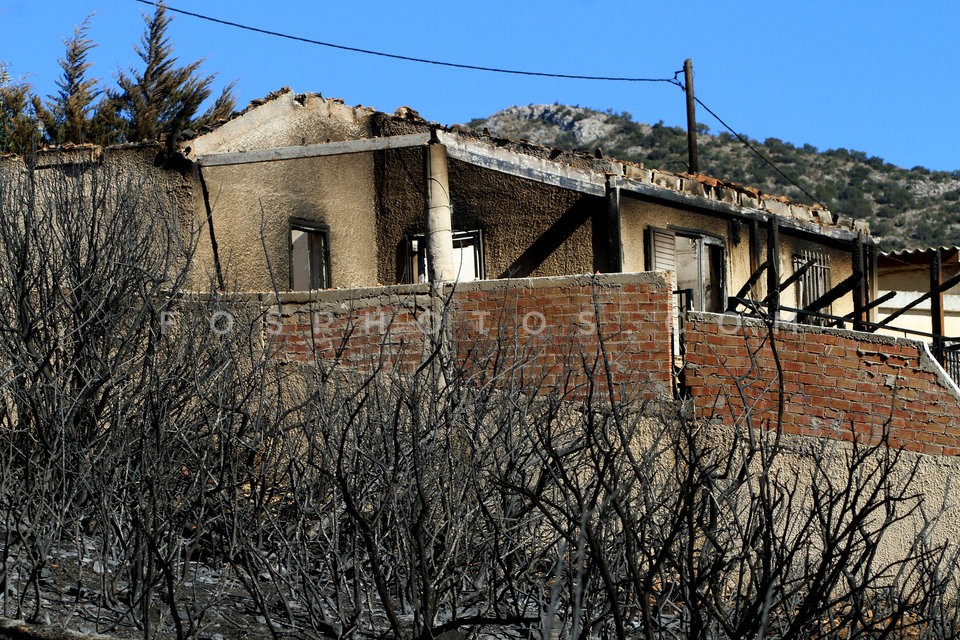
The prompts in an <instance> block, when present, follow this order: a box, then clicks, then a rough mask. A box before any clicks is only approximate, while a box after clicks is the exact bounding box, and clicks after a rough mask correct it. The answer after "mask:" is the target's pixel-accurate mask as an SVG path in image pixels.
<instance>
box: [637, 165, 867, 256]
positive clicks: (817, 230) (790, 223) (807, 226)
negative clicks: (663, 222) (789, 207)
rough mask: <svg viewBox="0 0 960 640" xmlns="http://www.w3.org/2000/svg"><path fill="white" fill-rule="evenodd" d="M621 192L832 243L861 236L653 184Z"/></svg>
mask: <svg viewBox="0 0 960 640" xmlns="http://www.w3.org/2000/svg"><path fill="white" fill-rule="evenodd" d="M621 190H622V191H625V192H628V193H634V194H637V195H640V196H644V197H647V198H652V199H656V200H668V201H670V202H674V203H677V204H682V205H685V206H687V207H690V208H692V209H701V210H707V211H710V212H712V213H719V214H722V215H725V216H734V217H738V218H745V219H748V220H750V219H752V220H757V221H759V222H762V223H766V222H767V220H769V219H770V218H776V219H777V222H778V224H779V226H780V228H781V229H786V230H790V231H796V232H800V233H805V234H810V235H813V236H825V237H827V238H830V239H832V240H839V241H842V242H853V241H854V240H856V239H857V236H860V235H862V234H860V233H858V232H856V231H853V230H848V229H835V228H830V227H824V226H822V225H818V224H813V223H804V222H801V221H798V220H794V219H792V218H785V217H783V216H778V215H776V214H773V213H771V212H769V211H762V210H760V209H753V208H750V207H743V206H740V205H736V204H733V203H729V202H723V201H720V200H714V199H712V198H707V197H703V196H696V195H693V194H690V193H685V192H682V191H674V190H673V189H667V188H664V187H660V186H657V185H655V184H647V183H645V182H639V181H637V180H631V179H629V178H624V179H623V181H622V183H621ZM864 241H865V243H866V244H873V243H875V241H873V238H871V237H869V236H866V237H864Z"/></svg>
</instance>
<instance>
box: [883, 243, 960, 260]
mask: <svg viewBox="0 0 960 640" xmlns="http://www.w3.org/2000/svg"><path fill="white" fill-rule="evenodd" d="M938 250H939V251H944V252H945V251H957V252H960V246H956V245H954V246H942V247H923V248H915V249H898V250H897V251H883V252H881V253H880V255H881V256H889V257H891V258H919V257H921V256H925V255H929V254H931V253H933V252H934V251H938Z"/></svg>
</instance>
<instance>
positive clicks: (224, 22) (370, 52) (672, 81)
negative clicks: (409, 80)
mask: <svg viewBox="0 0 960 640" xmlns="http://www.w3.org/2000/svg"><path fill="white" fill-rule="evenodd" d="M135 1H136V2H139V3H140V4H145V5H148V6H151V7H158V6H160V5H163V7H164V8H165V9H166V10H167V11H172V12H174V13H179V14H181V15H185V16H190V17H192V18H197V19H199V20H206V21H207V22H213V23H215V24H221V25H224V26H228V27H234V28H236V29H242V30H244V31H251V32H253V33H260V34H263V35H268V36H274V37H277V38H284V39H286V40H293V41H295V42H304V43H306V44H313V45H317V46H321V47H329V48H331V49H339V50H341V51H351V52H353V53H363V54H366V55H371V56H379V57H381V58H389V59H392V60H403V61H406V62H417V63H420V64H432V65H436V66H440V67H451V68H454V69H468V70H471V71H486V72H489V73H506V74H511V75H519V76H536V77H540V78H561V79H565V80H597V81H603V82H651V83H652V82H663V83H666V84H672V85H674V86H677V87H680V89H681V90H682V89H684V86H683V83H682V82H680V80H679V79H678V78H677V76H678V75H679V74H680V73H683V71H682V70H681V71H677V72H676V73H674V74H673V77H672V78H633V77H624V76H588V75H576V74H568V73H547V72H544V71H524V70H519V69H503V68H499V67H485V66H480V65H473V64H461V63H457V62H445V61H442V60H431V59H429V58H417V57H414V56H405V55H401V54H397V53H387V52H384V51H375V50H373V49H363V48H360V47H351V46H348V45H343V44H336V43H333V42H325V41H323V40H314V39H312V38H304V37H302V36H294V35H290V34H288V33H281V32H279V31H271V30H269V29H261V28H259V27H252V26H250V25H246V24H240V23H239V22H232V21H230V20H222V19H220V18H214V17H212V16H207V15H203V14H201V13H196V12H194V11H186V10H185V9H177V8H175V7H171V6H170V5H168V4H166V3H164V2H154V1H153V0H135ZM694 100H696V101H697V104H699V105H700V106H701V107H703V108H704V109H705V110H706V111H707V113H709V114H710V115H711V116H713V117H714V118H715V119H716V120H717V122H719V123H720V124H721V125H723V126H724V127H726V129H727V130H728V131H729V132H730V133H732V134H733V135H734V136H736V138H737V139H738V140H739V141H740V142H742V143H743V144H744V145H746V147H747V148H748V149H750V150H751V151H752V152H753V153H755V154H756V155H757V157H759V158H760V159H761V160H763V161H764V162H765V163H766V164H768V165H769V166H770V167H771V168H773V170H774V171H776V172H777V173H779V174H780V175H781V176H782V177H783V178H784V180H786V181H787V182H789V183H790V184H792V185H793V186H795V187H796V188H797V189H799V190H800V191H801V192H802V193H803V194H804V195H806V196H807V197H808V198H810V200H812V201H813V202H817V203H820V204H821V205H822V204H823V203H822V202H820V201H819V200H818V199H817V198H816V197H814V196H813V195H812V194H811V193H810V192H809V191H807V190H806V189H804V188H803V187H802V186H800V184H798V183H797V182H796V180H794V179H793V178H791V177H790V176H788V175H787V174H786V173H784V172H783V171H782V170H781V169H780V167H778V166H777V165H776V164H774V163H773V161H772V160H770V159H769V158H767V157H766V156H765V155H763V154H762V153H760V151H759V150H758V149H757V148H756V147H754V146H753V145H752V144H750V141H749V140H747V139H746V138H744V137H743V136H742V135H740V134H739V133H737V132H736V131H735V130H734V129H733V127H731V126H730V125H728V124H727V123H726V122H725V121H724V120H723V118H721V117H720V116H718V115H717V114H716V113H714V111H713V110H712V109H710V107H708V106H707V105H705V104H704V103H703V101H702V100H700V98H697V97H694Z"/></svg>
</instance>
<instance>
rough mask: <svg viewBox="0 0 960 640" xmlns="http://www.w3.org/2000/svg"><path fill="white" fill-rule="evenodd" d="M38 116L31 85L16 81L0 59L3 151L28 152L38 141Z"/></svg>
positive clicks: (1, 151)
mask: <svg viewBox="0 0 960 640" xmlns="http://www.w3.org/2000/svg"><path fill="white" fill-rule="evenodd" d="M37 135H38V127H37V119H36V116H35V114H34V112H33V109H32V106H31V96H30V85H29V84H28V83H26V82H14V81H13V80H12V78H11V77H10V74H9V73H8V72H7V63H6V62H3V61H0V153H18V154H20V155H28V154H29V153H30V152H31V151H32V150H33V149H34V148H35V147H36V145H37Z"/></svg>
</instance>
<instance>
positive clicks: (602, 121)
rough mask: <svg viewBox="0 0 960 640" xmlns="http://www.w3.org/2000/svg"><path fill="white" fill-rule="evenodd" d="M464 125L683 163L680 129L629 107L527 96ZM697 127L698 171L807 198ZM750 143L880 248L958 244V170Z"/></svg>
mask: <svg viewBox="0 0 960 640" xmlns="http://www.w3.org/2000/svg"><path fill="white" fill-rule="evenodd" d="M467 126H468V127H469V128H472V129H476V130H481V129H484V128H486V129H487V130H488V131H489V132H490V133H491V134H492V135H495V136H500V137H505V138H514V139H525V140H529V141H531V142H536V143H538V144H543V145H547V146H553V147H560V148H564V149H586V150H590V151H593V150H595V149H597V148H599V149H601V150H602V152H603V154H604V155H605V156H607V157H615V158H619V159H623V160H632V161H634V162H641V163H643V164H644V165H645V166H647V167H651V168H660V169H666V170H669V171H674V172H681V171H686V170H687V164H686V160H687V138H686V132H685V131H684V130H683V129H681V128H680V127H668V126H664V125H663V123H662V122H660V123H657V124H653V125H649V124H643V123H639V122H634V120H633V118H632V116H631V115H630V114H629V113H614V112H612V111H607V112H606V113H604V112H601V111H595V110H592V109H585V108H582V107H571V106H566V105H559V104H553V105H530V106H526V107H510V108H509V109H504V110H503V111H498V112H497V113H495V114H493V115H492V116H490V117H488V118H482V119H477V120H473V121H471V122H469V123H468V124H467ZM698 128H699V129H700V136H699V159H700V172H701V173H706V174H709V175H712V176H714V177H717V178H723V179H726V180H732V181H734V182H740V183H743V184H746V185H750V186H754V187H758V188H760V189H762V190H763V191H765V192H768V193H775V194H782V195H786V196H788V197H790V198H791V199H793V200H795V201H798V202H806V203H810V202H811V198H810V197H808V196H807V195H805V194H804V193H803V192H802V191H801V190H800V189H798V188H797V187H795V186H793V185H792V184H790V182H789V181H788V180H786V179H785V178H784V177H783V176H781V175H779V174H778V173H777V171H776V170H775V169H773V168H772V167H770V165H768V164H766V163H765V162H763V161H762V160H761V159H760V158H758V157H757V156H756V155H755V154H754V153H753V152H752V151H751V150H750V149H748V148H747V147H746V146H745V145H744V144H743V143H741V142H740V141H739V140H737V139H736V138H735V137H734V136H732V135H730V134H728V133H721V134H719V135H713V134H711V133H710V132H709V129H708V128H707V127H706V126H705V125H698ZM751 143H752V144H754V146H755V147H756V148H757V149H758V150H759V151H760V152H761V153H763V154H764V155H765V156H766V157H767V158H769V159H770V160H771V161H772V162H773V163H774V164H776V165H777V167H779V168H780V170H781V171H783V172H784V173H785V174H787V175H788V176H790V177H791V178H792V179H793V180H794V181H796V182H797V183H798V184H800V185H801V186H803V188H804V190H806V191H807V192H809V193H810V194H811V195H812V196H813V197H814V198H815V199H816V200H818V201H820V202H821V203H822V204H824V205H826V206H827V207H828V208H829V209H831V210H832V211H835V212H838V213H842V214H845V215H849V216H851V217H855V218H862V219H865V220H868V221H869V222H870V227H871V230H872V231H873V233H874V235H876V236H877V237H878V238H880V240H881V242H882V246H883V248H884V249H887V250H891V249H900V248H907V247H926V246H937V245H945V244H946V245H954V244H960V171H953V172H946V171H930V170H929V169H925V168H923V167H914V168H912V169H903V168H901V167H897V166H894V165H892V164H890V163H888V162H884V161H883V160H882V159H881V158H877V157H875V156H868V155H867V154H866V153H864V152H862V151H852V150H847V149H829V150H827V151H818V150H817V149H816V147H813V146H810V145H803V146H802V147H797V146H794V145H792V144H790V143H789V142H783V141H782V140H778V139H776V138H768V139H766V140H764V141H763V142H759V141H754V140H751Z"/></svg>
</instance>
